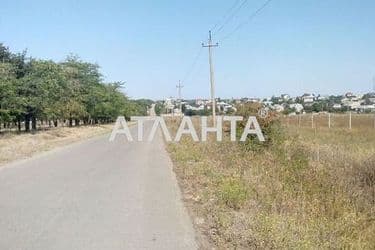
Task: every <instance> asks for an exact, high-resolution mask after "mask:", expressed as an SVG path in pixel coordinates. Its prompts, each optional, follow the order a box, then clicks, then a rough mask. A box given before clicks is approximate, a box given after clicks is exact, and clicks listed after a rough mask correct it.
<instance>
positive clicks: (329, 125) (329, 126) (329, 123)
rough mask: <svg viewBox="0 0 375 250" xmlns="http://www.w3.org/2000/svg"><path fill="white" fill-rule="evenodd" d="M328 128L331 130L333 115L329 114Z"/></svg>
mask: <svg viewBox="0 0 375 250" xmlns="http://www.w3.org/2000/svg"><path fill="white" fill-rule="evenodd" d="M328 128H331V113H328Z"/></svg>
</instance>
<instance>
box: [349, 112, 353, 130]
mask: <svg viewBox="0 0 375 250" xmlns="http://www.w3.org/2000/svg"><path fill="white" fill-rule="evenodd" d="M349 129H352V111H350V112H349Z"/></svg>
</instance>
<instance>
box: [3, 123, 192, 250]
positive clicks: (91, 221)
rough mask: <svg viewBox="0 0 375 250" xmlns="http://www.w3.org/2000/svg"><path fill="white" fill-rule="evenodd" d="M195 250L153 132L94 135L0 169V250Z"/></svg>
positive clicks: (159, 141)
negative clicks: (140, 138) (148, 138)
mask: <svg viewBox="0 0 375 250" xmlns="http://www.w3.org/2000/svg"><path fill="white" fill-rule="evenodd" d="M147 130H148V131H149V130H150V124H148V125H146V126H145V131H146V133H145V135H147ZM131 131H132V134H133V135H134V138H136V128H135V127H133V128H131ZM196 248H197V244H196V241H195V235H194V230H193V227H192V223H191V221H190V219H189V217H188V215H187V212H186V210H185V208H184V206H183V203H182V201H181V197H180V190H179V188H178V185H177V182H176V178H175V175H174V173H173V171H172V163H171V161H170V159H169V157H168V155H167V153H166V151H165V149H164V144H163V140H162V138H161V134H160V133H159V134H158V136H156V137H155V139H154V141H153V142H136V141H134V142H126V139H125V136H124V135H122V136H119V137H117V138H116V140H115V141H114V142H109V141H108V136H104V137H100V138H94V139H90V140H88V141H85V142H82V143H78V144H74V145H71V146H67V147H64V148H61V149H57V150H54V151H52V152H49V153H47V154H44V155H42V156H39V157H36V158H33V159H30V160H27V161H23V162H18V163H15V164H11V165H8V166H5V167H2V168H0V249H1V250H3V249H37V250H42V249H62V250H67V249H100V250H107V249H174V250H177V249H196Z"/></svg>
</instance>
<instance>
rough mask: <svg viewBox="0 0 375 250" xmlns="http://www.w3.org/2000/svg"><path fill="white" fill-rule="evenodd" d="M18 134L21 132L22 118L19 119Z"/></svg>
mask: <svg viewBox="0 0 375 250" xmlns="http://www.w3.org/2000/svg"><path fill="white" fill-rule="evenodd" d="M17 125H18V132H21V118H19V117H18V118H17Z"/></svg>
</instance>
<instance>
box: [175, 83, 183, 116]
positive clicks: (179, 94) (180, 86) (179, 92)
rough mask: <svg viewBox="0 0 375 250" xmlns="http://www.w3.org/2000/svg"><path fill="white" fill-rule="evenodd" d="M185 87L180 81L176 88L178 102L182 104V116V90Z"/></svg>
mask: <svg viewBox="0 0 375 250" xmlns="http://www.w3.org/2000/svg"><path fill="white" fill-rule="evenodd" d="M183 87H184V86H183V85H181V81H178V85H176V88H177V89H178V100H179V102H180V105H179V106H180V111H181V114H182V104H181V102H182V99H181V89H182V88H183Z"/></svg>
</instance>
